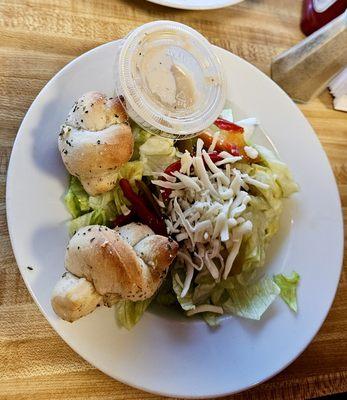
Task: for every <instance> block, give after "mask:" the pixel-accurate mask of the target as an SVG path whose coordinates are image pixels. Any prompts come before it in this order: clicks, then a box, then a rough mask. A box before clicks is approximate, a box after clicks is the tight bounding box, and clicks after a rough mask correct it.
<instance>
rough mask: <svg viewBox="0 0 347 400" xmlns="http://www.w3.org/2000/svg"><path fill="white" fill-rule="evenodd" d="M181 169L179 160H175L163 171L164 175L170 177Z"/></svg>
mask: <svg viewBox="0 0 347 400" xmlns="http://www.w3.org/2000/svg"><path fill="white" fill-rule="evenodd" d="M180 169H181V160H177V161H175V162H174V163H172V164H170V165H169V166H168V167H167V168H166V169H165V171H164V172H165V174H168V175H172V173H173V172H176V171H179V170H180Z"/></svg>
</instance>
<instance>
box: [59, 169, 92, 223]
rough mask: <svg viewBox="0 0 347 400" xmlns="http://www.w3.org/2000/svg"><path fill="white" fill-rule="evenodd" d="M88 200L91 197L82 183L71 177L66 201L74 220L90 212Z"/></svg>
mask: <svg viewBox="0 0 347 400" xmlns="http://www.w3.org/2000/svg"><path fill="white" fill-rule="evenodd" d="M88 199H89V195H88V193H87V192H86V191H85V190H84V188H83V186H82V184H81V182H80V181H79V180H78V179H77V178H76V177H75V176H72V175H70V183H69V189H68V191H67V193H66V195H65V198H64V201H65V204H66V207H67V209H68V210H69V213H70V214H71V215H72V216H73V218H77V217H79V216H80V215H82V214H84V213H86V212H88V211H89V210H90V206H89V201H88Z"/></svg>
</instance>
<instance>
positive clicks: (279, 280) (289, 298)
mask: <svg viewBox="0 0 347 400" xmlns="http://www.w3.org/2000/svg"><path fill="white" fill-rule="evenodd" d="M274 281H275V283H276V284H277V286H278V287H279V288H280V289H281V293H280V296H281V297H282V299H283V300H284V301H285V302H286V303H287V304H288V306H289V308H290V309H291V310H293V311H294V312H297V311H298V305H297V300H296V289H297V286H298V284H299V281H300V276H299V274H298V273H297V272H295V271H293V272H292V275H291V276H285V275H283V274H278V275H275V276H274Z"/></svg>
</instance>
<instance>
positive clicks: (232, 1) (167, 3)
mask: <svg viewBox="0 0 347 400" xmlns="http://www.w3.org/2000/svg"><path fill="white" fill-rule="evenodd" d="M147 1H149V2H150V3H153V4H158V5H160V6H163V7H170V8H176V9H178V10H197V11H199V10H200V11H203V10H218V9H220V8H225V7H229V6H234V5H236V4H239V3H241V2H243V1H244V0H222V1H221V0H220V4H216V5H213V4H211V5H209V6H204V5H195V6H194V5H191V6H189V5H187V6H186V5H184V4H181V3H176V2H175V0H173V1H171V0H147Z"/></svg>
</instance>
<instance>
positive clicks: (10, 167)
mask: <svg viewBox="0 0 347 400" xmlns="http://www.w3.org/2000/svg"><path fill="white" fill-rule="evenodd" d="M120 40H121V39H117V40H114V41H110V42H106V43H104V44H102V45H99V46H97V47H95V48H92V49H90V50H88V51H87V52H84V53H82V54H81V55H79V56H77V57H75V58H74V59H73V60H71V61H70V62H68V63H67V64H66V65H65V66H64V67H63V68H62V69H60V70H59V71H58V72H57V73H56V74H54V76H52V77H51V79H50V80H49V81H48V82H47V83H46V84H45V85H44V87H43V88H42V89H41V90H40V91H39V93H38V94H37V95H36V97H35V99H34V100H33V102H32V103H31V105H30V107H29V108H28V110H27V112H26V114H25V116H24V118H23V120H22V122H21V124H20V126H19V128H18V131H17V134H16V137H15V140H14V142H13V146H12V150H11V156H10V160H9V164H8V168H7V175H6V218H7V227H8V232H9V237H10V241H11V247H12V251H13V254H14V256H15V259H16V264H17V267H18V269H19V271H20V273H21V276H22V278H23V280H24V283H25V285H26V287H27V289H28V291H29V293H30V295H31V297H32V298H33V300H34V302H35V303H36V305H37V307H38V308H39V310H40V312H41V313H42V314H43V316H44V317H45V319H46V321H47V322H48V323H49V324H50V325H51V327H52V328H53V329H54V331H55V332H56V333H57V334H58V335H59V336H60V337H61V338H62V339H63V340H64V342H65V343H66V344H67V345H68V346H69V347H70V348H71V349H72V350H73V351H75V352H76V353H77V354H78V355H79V356H81V357H82V358H83V359H85V360H86V361H87V362H88V363H89V364H91V365H92V366H93V367H95V368H96V369H98V370H100V371H101V372H103V373H105V374H106V375H108V376H109V377H111V378H112V379H115V380H118V381H119V382H122V383H124V384H127V385H129V386H131V387H134V388H136V389H139V390H142V391H145V392H149V393H153V394H156V395H161V396H172V397H180V396H181V394H179V392H177V393H174V392H171V393H168V392H165V391H160V390H152V389H148V388H147V387H144V386H141V385H137V384H136V383H134V382H133V381H130V380H127V379H123V378H119V377H114V375H112V373H111V372H110V371H108V370H107V368H103V367H99V366H96V365H95V362H94V361H91V360H90V357H89V356H88V355H86V354H85V353H84V352H83V351H81V350H77V349H76V346H75V345H74V344H70V343H69V342H68V337H67V335H66V334H65V332H64V331H60V330H59V328H58V327H57V326H56V324H55V322H54V321H53V320H51V319H50V318H49V317H48V315H46V313H45V311H44V309H43V306H41V304H40V302H39V301H38V299H37V297H36V295H35V293H34V292H33V290H32V288H31V286H30V284H29V281H28V279H27V278H26V275H25V274H24V273H22V272H23V271H24V270H25V266H21V265H20V264H19V263H18V261H17V260H18V258H19V257H18V256H17V254H18V251H17V250H16V248H15V246H14V234H13V226H14V223H13V220H12V217H11V212H10V210H11V209H12V206H11V202H10V201H9V195H10V191H11V186H12V184H11V183H10V182H12V180H13V179H12V176H13V174H14V165H13V157H12V154H13V152H14V149H15V148H16V146H18V140H19V139H18V138H19V136H20V135H19V134H20V132H21V130H22V126H24V124H25V123H26V120H27V118H29V116H30V112H31V110H32V108H33V106H34V103H35V102H36V100H37V99H38V98H39V97H40V96H41V95H42V94H43V93H44V92H45V91H46V90H48V89H49V87H50V85H52V84H53V81H54V80H55V78H57V77H58V76H59V75H61V74H63V73H64V72H65V70H68V69H69V68H71V67H72V66H73V65H74V64H75V63H77V62H79V61H80V60H81V59H83V58H84V57H88V56H90V55H91V54H92V53H94V52H97V51H98V50H99V49H100V48H102V47H108V46H113V45H116V43H117V42H119V41H120ZM213 47H214V48H216V49H217V51H221V52H224V53H227V54H228V55H229V56H230V55H231V56H232V57H235V58H237V59H238V61H239V62H241V63H246V64H248V67H251V68H252V69H253V70H254V71H256V72H257V73H260V74H261V75H262V76H263V77H264V78H265V79H267V80H268V81H269V83H271V84H272V86H273V88H274V89H276V90H277V91H280V92H281V93H282V95H285V96H286V97H287V98H289V96H288V95H287V94H286V93H285V92H284V91H283V89H281V88H280V87H279V86H278V85H277V84H276V83H275V82H274V81H272V80H271V78H269V77H268V76H267V75H266V74H265V73H263V72H262V71H261V70H259V69H258V68H257V67H256V66H254V65H253V64H251V63H249V62H248V61H246V60H245V59H243V58H241V57H239V56H237V55H236V54H234V53H232V52H230V51H228V50H226V49H223V48H221V47H219V46H215V45H214V46H213ZM289 100H290V101H291V104H292V107H294V108H295V109H296V111H298V112H299V113H300V115H301V118H303V119H304V120H305V122H306V123H307V124H308V125H309V127H310V128H311V130H312V132H313V133H314V134H315V131H314V129H313V128H312V126H311V124H310V122H309V121H308V120H307V118H306V117H305V116H304V114H303V113H302V111H301V110H300V109H299V107H297V105H296V104H295V103H294V102H293V101H292V100H291V99H290V98H289ZM315 139H316V141H317V143H318V145H319V146H320V148H321V150H322V151H323V154H324V156H325V158H326V159H327V162H328V167H329V172H330V173H331V177H332V184H333V186H334V190H335V195H336V200H337V202H338V206H339V216H338V219H339V221H338V223H339V227H338V228H340V229H339V237H340V238H341V247H340V249H339V256H338V258H339V260H340V266H339V274H338V277H339V279H337V281H336V284H335V285H334V293H333V294H332V295H331V298H330V301H329V307H328V309H327V311H326V313H325V314H324V315H323V316H322V320H321V323H320V324H319V326H317V327H316V329H315V330H314V333H313V334H312V335H310V338H309V339H308V340H306V341H305V342H306V344H305V346H304V347H303V348H302V349H301V351H300V352H299V353H297V354H296V355H295V356H294V357H292V358H291V359H290V360H289V361H288V362H287V363H286V364H285V365H283V366H282V367H281V368H279V369H277V370H276V371H275V372H273V373H272V374H270V375H268V376H266V377H264V378H262V379H259V380H255V381H254V382H253V383H251V384H249V385H247V386H246V387H244V388H242V389H240V390H231V391H230V390H229V391H223V392H218V393H216V394H208V395H202V396H201V395H187V394H185V395H184V397H186V398H190V399H196V398H207V399H208V398H216V397H222V396H228V395H231V394H236V393H240V392H243V391H246V390H249V389H251V388H253V387H255V386H257V385H259V384H261V383H263V382H265V381H268V380H269V379H271V378H273V377H274V376H276V375H278V374H279V373H280V372H282V371H283V370H284V369H285V368H287V367H288V366H289V365H290V364H292V363H293V362H294V361H295V360H296V359H297V358H298V357H299V356H300V355H301V354H302V353H303V352H304V351H305V350H306V349H307V347H308V346H309V345H310V343H311V342H312V340H313V339H314V337H315V336H316V335H317V333H318V332H319V330H320V329H321V327H322V325H323V324H324V322H325V320H326V318H327V316H328V314H329V312H330V309H331V307H332V304H333V302H334V300H335V297H336V292H337V289H338V286H339V282H340V278H341V273H342V269H343V268H342V267H343V254H344V240H343V238H344V225H343V212H342V207H341V197H340V194H339V190H338V186H337V182H336V178H335V175H334V173H333V170H332V167H331V164H330V161H329V159H328V157H327V155H326V152H325V150H324V148H323V146H322V144H321V143H320V141H319V139H318V137H317V135H316V134H315Z"/></svg>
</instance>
